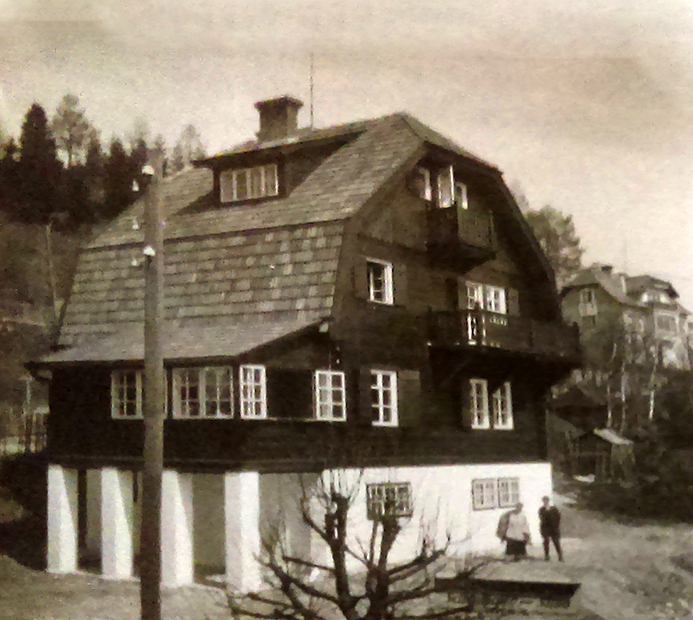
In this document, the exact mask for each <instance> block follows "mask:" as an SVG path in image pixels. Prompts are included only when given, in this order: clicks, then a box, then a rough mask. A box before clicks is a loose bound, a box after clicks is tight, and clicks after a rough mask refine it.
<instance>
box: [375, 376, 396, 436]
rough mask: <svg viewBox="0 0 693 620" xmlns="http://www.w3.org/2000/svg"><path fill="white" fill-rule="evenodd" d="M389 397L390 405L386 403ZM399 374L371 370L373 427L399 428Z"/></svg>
mask: <svg viewBox="0 0 693 620" xmlns="http://www.w3.org/2000/svg"><path fill="white" fill-rule="evenodd" d="M386 395H389V404H388V403H386V402H385V400H386ZM397 400H398V392H397V372H395V371H394V370H377V369H373V370H371V411H372V414H373V426H397V425H398V423H399V422H398V416H397Z"/></svg>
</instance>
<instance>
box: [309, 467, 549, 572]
mask: <svg viewBox="0 0 693 620" xmlns="http://www.w3.org/2000/svg"><path fill="white" fill-rule="evenodd" d="M488 478H496V479H497V478H518V479H519V485H520V500H521V501H522V502H523V503H524V505H525V514H526V515H527V518H528V520H529V523H530V529H531V532H532V538H533V540H534V541H535V542H538V541H539V540H540V538H539V520H538V519H539V518H538V510H539V507H540V506H541V498H542V496H544V495H550V494H551V489H552V483H551V466H550V464H548V463H521V464H483V465H445V466H435V467H393V468H367V469H365V470H363V471H359V470H355V469H354V470H340V471H339V472H325V473H323V482H324V483H325V484H327V485H328V486H329V485H330V484H333V483H336V484H337V486H338V487H339V486H341V487H342V488H344V489H349V490H352V489H353V488H354V486H357V487H358V490H357V492H356V496H355V499H354V503H353V506H352V508H351V510H350V523H349V539H350V543H351V544H352V545H353V547H354V548H355V549H359V548H361V547H364V548H365V547H366V546H367V542H368V540H369V538H370V535H371V529H372V522H371V521H369V520H368V518H367V515H366V492H365V489H366V484H368V483H383V482H409V483H411V486H412V494H413V500H414V514H413V516H412V518H411V519H409V520H407V521H406V522H405V524H404V527H403V529H402V531H401V533H400V535H399V536H398V539H397V541H396V543H395V545H394V547H393V549H392V552H391V555H390V558H391V561H393V562H401V561H406V560H408V559H411V558H412V557H414V556H415V555H416V554H417V553H418V551H419V549H420V546H421V539H422V533H423V532H426V534H427V535H428V536H429V537H432V538H433V539H434V540H435V541H436V544H437V545H438V546H442V545H444V544H445V540H446V538H447V537H448V536H449V537H450V545H449V547H448V554H449V555H453V556H465V555H467V554H470V553H472V554H480V553H498V554H500V553H502V552H503V546H502V545H501V543H500V541H499V540H498V538H496V527H497V524H498V519H499V517H500V515H501V514H502V513H503V512H505V511H506V510H508V508H495V509H486V510H474V507H473V503H472V481H474V480H478V479H488ZM359 479H360V482H359ZM326 554H327V550H326V549H325V547H324V545H322V549H320V548H318V549H314V553H313V558H314V559H315V560H318V561H322V560H323V559H324V558H325V556H326Z"/></svg>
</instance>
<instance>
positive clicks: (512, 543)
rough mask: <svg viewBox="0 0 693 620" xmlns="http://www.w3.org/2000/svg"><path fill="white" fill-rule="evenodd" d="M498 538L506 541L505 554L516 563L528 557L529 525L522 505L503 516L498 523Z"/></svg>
mask: <svg viewBox="0 0 693 620" xmlns="http://www.w3.org/2000/svg"><path fill="white" fill-rule="evenodd" d="M498 537H499V538H500V539H501V540H503V541H505V545H506V547H505V554H506V555H510V556H512V558H513V560H515V561H516V562H517V561H518V560H519V559H520V558H523V557H525V556H526V555H527V543H528V542H529V523H528V522H527V517H525V515H524V513H523V512H522V504H517V506H515V508H514V509H513V510H512V511H510V512H506V513H505V514H503V515H501V518H500V521H499V522H498Z"/></svg>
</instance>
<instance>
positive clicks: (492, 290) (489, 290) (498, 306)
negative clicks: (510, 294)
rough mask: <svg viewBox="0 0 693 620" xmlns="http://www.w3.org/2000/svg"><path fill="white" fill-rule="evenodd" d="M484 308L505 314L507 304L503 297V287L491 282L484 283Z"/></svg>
mask: <svg viewBox="0 0 693 620" xmlns="http://www.w3.org/2000/svg"><path fill="white" fill-rule="evenodd" d="M484 309H485V310H487V311H489V312H495V313H496V314H507V312H508V304H507V302H506V299H505V288H503V287H502V286H494V285H492V284H485V285H484Z"/></svg>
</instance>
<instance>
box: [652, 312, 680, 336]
mask: <svg viewBox="0 0 693 620" xmlns="http://www.w3.org/2000/svg"><path fill="white" fill-rule="evenodd" d="M656 320H657V331H660V332H669V333H676V317H674V316H671V315H669V314H657V315H656Z"/></svg>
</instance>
